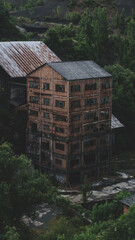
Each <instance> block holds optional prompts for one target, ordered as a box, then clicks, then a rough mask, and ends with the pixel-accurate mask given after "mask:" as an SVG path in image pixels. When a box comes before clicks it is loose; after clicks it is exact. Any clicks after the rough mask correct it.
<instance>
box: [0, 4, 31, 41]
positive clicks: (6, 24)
mask: <svg viewBox="0 0 135 240" xmlns="http://www.w3.org/2000/svg"><path fill="white" fill-rule="evenodd" d="M7 40H9V41H13V40H14V41H15V40H16V41H18V40H26V36H25V35H24V34H22V33H20V31H19V30H18V29H17V28H16V22H15V18H13V17H12V16H11V15H10V14H9V10H8V9H7V8H6V6H5V5H4V3H3V1H2V0H0V41H7Z"/></svg>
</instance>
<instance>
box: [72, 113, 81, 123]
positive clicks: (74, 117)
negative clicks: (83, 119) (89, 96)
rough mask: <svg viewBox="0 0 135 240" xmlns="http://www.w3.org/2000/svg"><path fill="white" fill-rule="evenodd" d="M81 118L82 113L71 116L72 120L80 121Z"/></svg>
mask: <svg viewBox="0 0 135 240" xmlns="http://www.w3.org/2000/svg"><path fill="white" fill-rule="evenodd" d="M78 120H80V115H75V116H72V117H71V121H72V122H74V121H78Z"/></svg>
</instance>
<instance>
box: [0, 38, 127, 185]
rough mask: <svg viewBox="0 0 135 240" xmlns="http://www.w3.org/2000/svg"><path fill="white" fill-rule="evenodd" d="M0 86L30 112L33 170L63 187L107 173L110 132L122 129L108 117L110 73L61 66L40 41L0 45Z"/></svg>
mask: <svg viewBox="0 0 135 240" xmlns="http://www.w3.org/2000/svg"><path fill="white" fill-rule="evenodd" d="M51 62H53V63H51ZM0 85H1V86H2V87H4V88H5V91H6V92H7V93H8V96H9V99H10V103H11V104H12V105H13V106H15V107H19V108H20V106H22V109H23V106H25V107H24V109H25V110H28V124H27V138H26V139H27V154H28V156H29V157H30V158H31V159H32V160H33V163H34V165H35V166H36V167H38V168H39V169H40V170H45V171H47V172H49V173H50V172H51V173H53V174H54V175H55V176H56V177H57V179H58V180H60V181H62V182H72V181H73V180H76V181H77V182H78V181H79V180H81V179H82V178H83V176H84V174H87V175H88V176H89V177H95V176H99V175H101V174H102V173H104V172H108V171H109V169H110V160H111V139H112V138H111V134H112V132H114V131H111V130H113V129H116V128H119V127H122V126H123V125H122V124H121V123H120V122H119V121H118V119H117V118H116V117H114V116H113V115H112V106H111V103H112V77H111V75H110V74H109V73H107V72H106V71H104V70H103V69H102V68H100V67H99V66H98V65H97V64H95V63H94V62H92V61H81V62H67V63H65V62H61V60H60V59H59V58H58V57H57V56H56V55H55V54H54V53H53V52H52V51H51V50H50V49H49V48H48V47H47V46H46V45H45V44H44V43H42V42H33V41H32V42H0ZM26 97H27V98H26Z"/></svg>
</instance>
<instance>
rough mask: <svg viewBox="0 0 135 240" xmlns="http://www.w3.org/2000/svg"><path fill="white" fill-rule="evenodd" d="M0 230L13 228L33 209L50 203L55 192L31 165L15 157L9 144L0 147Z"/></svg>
mask: <svg viewBox="0 0 135 240" xmlns="http://www.w3.org/2000/svg"><path fill="white" fill-rule="evenodd" d="M0 166H1V167H0V213H1V214H0V226H1V230H0V231H4V227H5V225H8V226H17V225H18V223H19V222H20V220H21V218H22V216H23V215H24V214H25V215H26V216H32V215H33V213H34V206H35V205H36V204H38V203H42V202H45V201H47V202H53V201H55V198H56V196H57V191H56V188H55V187H53V186H52V185H51V183H50V181H49V179H48V178H47V177H46V176H45V175H42V174H40V173H38V172H37V171H35V170H34V168H33V167H32V165H31V161H30V160H29V159H28V158H27V157H26V156H25V155H20V156H16V155H15V154H14V153H13V151H12V148H11V146H10V145H9V144H7V143H4V144H2V145H1V146H0Z"/></svg>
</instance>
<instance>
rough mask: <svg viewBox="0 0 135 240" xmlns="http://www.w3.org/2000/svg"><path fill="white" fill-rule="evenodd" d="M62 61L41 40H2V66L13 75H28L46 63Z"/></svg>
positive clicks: (0, 50) (0, 51)
mask: <svg viewBox="0 0 135 240" xmlns="http://www.w3.org/2000/svg"><path fill="white" fill-rule="evenodd" d="M60 61H61V60H60V59H59V58H58V57H57V56H56V55H55V54H54V53H53V52H52V51H51V50H50V49H49V48H48V47H47V46H46V45H45V44H44V43H43V42H40V41H28V42H0V66H1V67H2V68H3V69H4V70H5V71H6V72H7V73H8V74H9V76H11V77H26V75H27V74H29V73H30V72H32V71H33V70H35V69H36V68H38V67H40V66H41V65H43V64H45V63H49V62H60Z"/></svg>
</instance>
